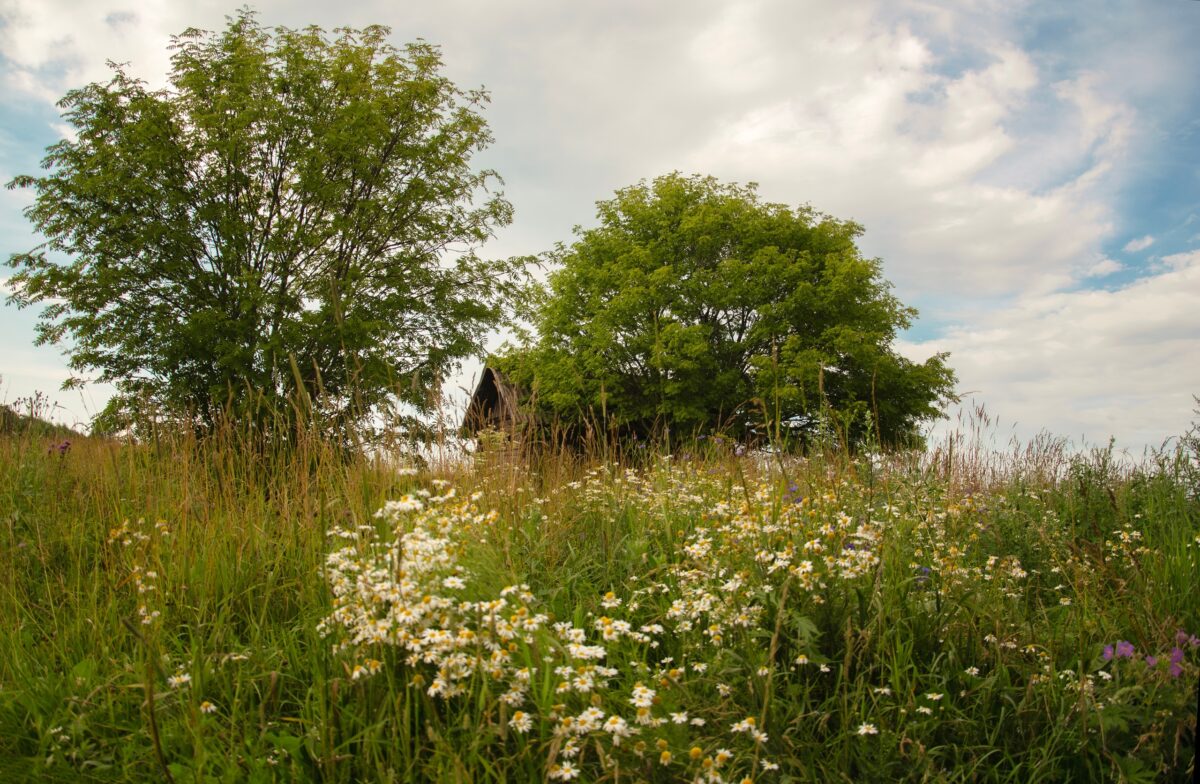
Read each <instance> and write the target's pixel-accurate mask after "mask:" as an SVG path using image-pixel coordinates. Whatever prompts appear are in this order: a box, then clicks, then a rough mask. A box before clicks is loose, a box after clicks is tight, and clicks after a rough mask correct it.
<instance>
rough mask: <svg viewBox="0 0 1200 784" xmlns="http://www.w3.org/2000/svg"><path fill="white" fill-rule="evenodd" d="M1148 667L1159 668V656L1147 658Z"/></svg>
mask: <svg viewBox="0 0 1200 784" xmlns="http://www.w3.org/2000/svg"><path fill="white" fill-rule="evenodd" d="M1146 666H1147V667H1157V666H1158V657H1157V656H1147V657H1146Z"/></svg>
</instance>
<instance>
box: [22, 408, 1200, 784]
mask: <svg viewBox="0 0 1200 784" xmlns="http://www.w3.org/2000/svg"><path fill="white" fill-rule="evenodd" d="M741 451H742V450H738V449H735V448H733V446H732V445H730V444H728V443H725V442H722V441H721V440H720V439H707V440H702V441H699V442H693V443H691V444H677V445H672V448H671V449H670V450H668V449H666V448H654V447H651V448H647V449H629V450H627V451H624V452H620V453H615V454H614V453H608V454H599V455H596V456H594V457H590V458H585V457H583V456H580V455H578V454H556V455H547V454H542V455H540V456H538V457H537V458H536V459H533V460H522V459H518V458H517V457H516V456H515V454H514V453H513V452H512V450H510V449H507V448H506V447H505V446H504V445H503V444H502V443H494V444H491V445H488V446H486V447H485V448H482V449H481V450H480V451H479V452H478V453H476V454H475V455H473V456H471V457H470V458H462V459H455V460H433V461H417V462H413V463H406V462H404V461H401V460H396V459H390V460H384V459H380V458H366V457H362V456H352V455H347V454H345V453H344V452H341V451H339V450H337V449H335V448H333V447H331V446H329V445H327V444H323V443H322V442H321V441H319V440H318V439H315V438H299V439H296V440H295V441H294V442H293V443H292V444H291V445H290V446H289V447H288V449H287V450H286V451H278V452H275V451H272V450H271V449H268V448H262V447H254V446H251V445H248V442H247V441H246V440H244V439H241V438H240V437H239V436H238V435H237V433H236V431H233V430H230V431H229V432H226V433H224V434H223V435H220V436H217V437H214V438H211V439H209V440H207V441H205V442H204V443H197V442H195V441H194V440H191V439H188V438H176V439H168V438H166V437H163V438H161V439H147V440H145V441H144V442H143V443H140V444H138V445H131V444H121V443H117V442H114V441H107V440H103V439H92V438H76V439H74V440H73V441H72V443H70V444H69V445H64V444H62V443H60V442H57V441H55V442H49V443H48V439H47V437H46V436H45V435H44V434H38V433H33V432H29V431H25V432H21V431H15V432H10V433H8V434H5V435H0V556H2V558H0V563H2V564H3V566H2V567H0V780H3V781H136V782H140V781H174V782H180V783H181V784H182V782H210V781H211V782H242V781H249V782H286V781H298V782H307V781H313V782H317V781H319V782H359V781H366V782H374V781H381V782H393V781H394V782H401V781H452V782H472V781H507V782H526V781H543V780H549V781H581V782H599V781H605V782H620V781H627V782H638V781H653V782H669V781H685V782H691V781H700V782H741V781H754V782H808V781H811V782H862V781H872V782H874V781H914V782H917V781H920V782H960V781H962V782H966V781H978V782H1021V783H1022V784H1024V783H1025V782H1066V781H1081V782H1094V781H1128V782H1155V781H1185V780H1189V779H1190V778H1191V776H1192V766H1193V765H1194V764H1195V763H1194V757H1193V753H1194V745H1195V740H1196V713H1197V682H1198V676H1200V636H1198V635H1200V601H1198V599H1200V592H1198V590H1197V585H1200V497H1198V492H1197V489H1198V488H1200V462H1198V460H1200V440H1198V439H1197V437H1196V434H1195V432H1193V433H1191V434H1188V435H1184V436H1182V437H1180V438H1179V439H1176V440H1174V441H1172V442H1171V443H1169V444H1168V445H1166V446H1165V447H1164V448H1163V449H1162V450H1160V451H1158V452H1157V453H1154V454H1151V455H1147V456H1146V457H1145V458H1144V459H1142V460H1140V461H1136V462H1131V461H1124V460H1121V459H1118V457H1117V456H1115V455H1114V454H1113V452H1112V451H1111V450H1109V449H1096V450H1091V451H1086V452H1072V451H1070V450H1068V449H1066V447H1065V445H1064V444H1062V443H1061V442H1058V441H1055V440H1054V439H1048V438H1047V439H1039V440H1038V441H1036V442H1034V443H1032V444H1028V445H1024V446H1021V447H1014V448H1013V449H1011V450H1009V451H1006V452H991V451H987V450H984V449H982V448H981V447H979V446H978V444H975V445H972V443H971V442H970V441H969V440H967V439H963V438H959V439H957V440H951V441H949V442H948V443H946V444H943V445H942V446H941V447H940V448H936V449H931V450H929V451H926V452H896V453H877V452H862V453H859V454H857V455H853V454H850V453H848V452H846V451H845V450H839V449H837V448H833V447H829V448H825V449H815V450H811V451H810V453H809V454H806V455H804V456H799V455H781V454H768V453H750V454H739V452H741Z"/></svg>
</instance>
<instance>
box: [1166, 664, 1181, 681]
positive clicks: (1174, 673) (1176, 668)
mask: <svg viewBox="0 0 1200 784" xmlns="http://www.w3.org/2000/svg"><path fill="white" fill-rule="evenodd" d="M1167 672H1169V673H1171V677H1172V678H1178V677H1179V676H1180V675H1183V665H1181V664H1176V663H1174V662H1172V663H1171V668H1170V669H1169V670H1167Z"/></svg>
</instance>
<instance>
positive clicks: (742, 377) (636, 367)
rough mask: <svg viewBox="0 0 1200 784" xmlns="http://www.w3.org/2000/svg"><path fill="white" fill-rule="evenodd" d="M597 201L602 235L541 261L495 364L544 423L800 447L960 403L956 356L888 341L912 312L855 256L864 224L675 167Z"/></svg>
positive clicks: (898, 433) (901, 434)
mask: <svg viewBox="0 0 1200 784" xmlns="http://www.w3.org/2000/svg"><path fill="white" fill-rule="evenodd" d="M598 207H599V219H600V225H599V226H598V227H596V228H593V229H587V230H582V229H576V235H577V240H576V241H575V243H574V244H572V245H571V246H570V247H565V246H563V245H559V246H558V247H557V248H556V249H555V250H553V251H551V252H549V253H547V254H545V255H544V260H545V261H547V262H549V263H550V264H552V265H554V266H555V267H556V271H554V272H553V273H552V274H551V275H550V276H549V280H548V286H547V287H546V288H545V290H544V291H543V292H542V295H541V297H540V299H539V300H538V301H537V302H536V303H535V305H534V306H533V307H532V309H531V311H530V313H529V314H528V317H529V320H530V322H531V323H532V325H533V326H534V327H535V328H536V332H537V335H538V338H537V339H536V340H535V341H527V345H525V346H524V347H522V348H518V349H510V350H508V351H507V353H505V354H503V355H502V356H500V357H498V358H495V360H494V361H495V362H496V363H497V365H498V366H499V367H500V368H501V369H503V370H504V371H506V373H507V375H508V376H509V377H510V378H511V379H512V380H513V381H515V382H516V383H518V384H519V385H521V386H522V387H524V388H526V389H529V390H532V391H533V393H534V394H533V399H534V400H535V401H536V405H537V406H538V407H539V409H540V413H541V414H542V415H543V416H548V417H551V418H555V419H557V420H559V421H562V422H565V423H567V424H573V425H576V426H579V425H583V424H584V423H591V424H595V425H599V426H600V427H608V428H610V429H617V430H621V431H625V432H633V433H650V432H652V431H654V430H656V429H658V428H661V427H662V426H664V425H666V426H669V427H671V429H672V430H673V432H675V433H682V434H692V433H697V434H699V433H708V432H714V431H721V432H727V433H729V434H731V435H734V436H736V437H739V438H754V437H758V438H763V437H767V436H771V437H775V436H780V435H785V434H786V435H789V436H791V437H793V438H794V439H796V440H799V438H800V437H807V436H811V435H813V434H814V433H815V432H816V431H817V430H818V429H819V428H820V426H821V423H822V421H826V422H828V421H830V419H829V418H825V419H824V420H823V417H822V413H823V412H824V413H826V414H830V415H831V417H832V419H833V420H834V421H835V422H836V423H837V424H838V426H839V429H840V431H841V432H842V433H843V434H844V435H846V436H848V437H849V438H850V439H852V440H859V439H862V438H864V437H868V436H869V435H877V436H878V437H879V438H880V439H881V440H883V441H885V442H892V443H895V442H899V441H906V440H907V441H911V440H912V439H914V438H916V437H917V436H918V435H919V426H920V424H921V423H922V422H923V421H926V420H929V419H932V418H935V417H938V416H940V413H941V412H940V405H941V404H942V403H943V402H945V401H946V400H947V399H950V398H951V397H952V389H953V383H954V374H953V372H952V371H951V370H950V369H949V368H948V367H947V365H946V362H945V360H946V355H944V354H941V355H937V356H934V357H931V358H930V359H929V360H927V361H926V362H923V363H914V362H910V361H909V360H907V359H905V358H904V357H902V356H900V355H899V354H897V353H896V351H895V350H894V348H893V342H894V339H895V337H896V333H897V330H899V329H903V328H905V327H907V326H909V324H910V321H911V319H912V318H913V317H914V316H915V315H916V311H915V310H913V309H912V308H908V307H905V306H903V305H902V304H901V303H900V302H899V301H898V300H897V299H896V298H895V297H894V296H893V295H892V294H891V293H890V288H891V287H890V285H889V284H888V283H887V282H886V281H885V280H884V279H883V278H882V277H881V273H880V262H879V260H878V259H867V258H863V256H862V254H861V253H860V252H859V251H858V248H857V247H856V246H855V238H856V237H858V236H859V235H860V234H861V233H862V229H861V228H860V227H859V226H858V225H857V224H855V223H852V222H848V221H840V220H836V219H833V218H830V217H828V216H824V215H821V214H818V213H816V212H814V211H813V210H812V209H810V208H808V207H802V208H799V209H794V210H793V209H790V208H788V207H786V206H783V205H779V204H769V203H765V202H762V201H760V200H759V198H758V196H757V194H756V192H755V189H754V187H753V186H749V187H742V186H738V185H727V184H721V183H719V182H717V181H716V180H715V179H713V178H711V177H699V176H694V177H683V176H681V175H679V174H671V175H668V176H664V177H660V178H658V179H656V180H654V181H653V183H650V184H647V183H645V182H642V183H640V184H638V185H635V186H633V187H630V188H626V189H624V190H620V191H618V192H617V194H616V197H615V198H614V199H612V200H610V201H602V202H599V203H598ZM602 420H603V421H602ZM768 431H769V432H768Z"/></svg>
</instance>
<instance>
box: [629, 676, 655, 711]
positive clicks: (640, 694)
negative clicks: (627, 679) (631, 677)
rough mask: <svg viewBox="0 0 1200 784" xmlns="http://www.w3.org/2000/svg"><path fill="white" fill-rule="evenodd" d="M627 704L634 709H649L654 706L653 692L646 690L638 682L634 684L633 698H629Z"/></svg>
mask: <svg viewBox="0 0 1200 784" xmlns="http://www.w3.org/2000/svg"><path fill="white" fill-rule="evenodd" d="M629 704H630V705H633V706H634V707H635V708H649V707H650V706H651V705H653V704H654V690H653V689H647V688H646V687H645V686H643V685H642V683H641V681H639V682H638V683H636V684H634V687H633V696H632V697H630V698H629Z"/></svg>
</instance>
